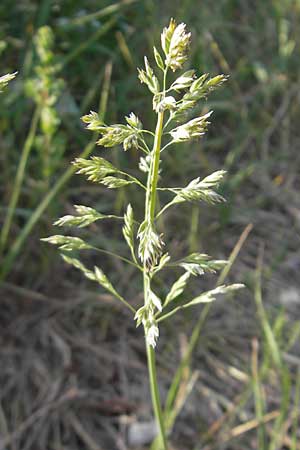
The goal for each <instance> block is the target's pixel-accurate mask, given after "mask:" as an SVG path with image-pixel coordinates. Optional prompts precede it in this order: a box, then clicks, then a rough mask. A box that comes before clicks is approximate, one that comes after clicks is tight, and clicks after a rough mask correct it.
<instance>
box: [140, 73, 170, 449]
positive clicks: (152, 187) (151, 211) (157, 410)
mask: <svg viewBox="0 0 300 450" xmlns="http://www.w3.org/2000/svg"><path fill="white" fill-rule="evenodd" d="M166 73H167V70H165V72H164V92H165V85H166ZM163 123H164V112H163V111H162V112H159V113H158V116H157V123H156V128H155V137H154V143H153V150H152V160H151V167H150V170H149V175H148V180H147V192H146V201H145V221H147V222H149V223H152V222H153V221H154V219H155V207H156V191H157V182H158V172H159V162H160V151H161V139H162V134H163ZM143 269H144V278H143V279H144V302H145V305H147V303H148V295H149V290H150V278H149V276H148V268H147V265H146V263H144V268H143ZM146 349H147V361H148V371H149V381H150V389H151V397H152V405H153V410H154V414H155V419H156V422H157V425H158V428H159V441H160V446H161V448H162V449H163V450H167V438H166V432H165V426H164V420H163V414H162V408H161V401H160V395H159V390H158V382H157V375H156V362H155V351H154V349H153V347H152V346H151V345H149V344H148V343H147V342H146Z"/></svg>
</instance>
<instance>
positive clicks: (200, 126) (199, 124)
mask: <svg viewBox="0 0 300 450" xmlns="http://www.w3.org/2000/svg"><path fill="white" fill-rule="evenodd" d="M211 114H212V111H210V112H208V113H207V114H204V116H200V117H196V118H195V119H192V120H190V121H189V122H187V123H185V124H184V125H179V127H176V128H174V129H173V130H171V131H170V134H171V136H172V138H173V140H174V142H184V141H189V140H190V139H193V138H198V137H200V136H203V134H204V133H205V131H206V129H207V126H208V125H209V123H210V122H208V121H207V119H208V118H209V117H210V116H211Z"/></svg>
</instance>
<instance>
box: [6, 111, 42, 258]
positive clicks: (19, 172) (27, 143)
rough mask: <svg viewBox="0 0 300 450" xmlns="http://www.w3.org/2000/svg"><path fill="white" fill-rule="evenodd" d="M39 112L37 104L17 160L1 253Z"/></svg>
mask: <svg viewBox="0 0 300 450" xmlns="http://www.w3.org/2000/svg"><path fill="white" fill-rule="evenodd" d="M40 112H41V107H40V106H38V107H37V108H36V109H35V112H34V114H33V117H32V120H31V125H30V129H29V133H28V136H27V139H26V141H25V144H24V147H23V150H22V153H21V159H20V162H19V166H18V170H17V174H16V178H15V182H14V185H13V190H12V194H11V197H10V201H9V204H8V207H7V213H6V217H5V220H4V224H3V227H2V229H1V235H0V251H1V253H2V252H3V251H4V250H5V247H6V243H7V238H8V236H9V233H10V229H11V225H12V221H13V218H14V214H15V210H16V207H17V204H18V201H19V197H20V193H21V187H22V183H23V181H24V175H25V170H26V165H27V161H28V158H29V155H30V152H31V149H32V146H33V142H34V138H35V135H36V132H37V126H38V123H39V119H40Z"/></svg>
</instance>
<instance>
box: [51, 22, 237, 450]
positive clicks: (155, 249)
mask: <svg viewBox="0 0 300 450" xmlns="http://www.w3.org/2000/svg"><path fill="white" fill-rule="evenodd" d="M189 44H190V33H188V32H187V31H186V25H185V24H184V23H181V24H179V25H177V24H176V23H175V21H174V20H173V19H171V21H170V23H169V26H168V27H166V28H164V30H163V32H162V34H161V46H162V52H163V53H160V52H159V51H158V50H157V49H156V48H154V59H155V62H156V65H157V71H158V73H159V75H156V73H155V72H154V70H153V69H152V67H151V66H150V63H149V61H148V59H147V58H146V57H145V68H144V69H139V70H138V72H139V79H140V81H141V82H142V83H144V84H146V86H147V87H148V89H149V90H150V92H151V93H152V95H153V98H152V109H153V110H154V112H155V114H156V117H157V121H156V127H155V130H154V131H151V130H147V129H144V127H143V124H142V122H141V121H140V119H139V118H138V117H137V116H136V115H135V114H134V113H130V115H129V116H127V117H126V118H125V120H126V124H115V125H107V124H105V123H104V122H103V120H102V119H101V118H100V117H99V115H98V114H97V113H95V112H91V113H90V114H88V115H86V116H84V117H83V121H84V123H86V124H87V128H88V129H89V130H92V131H97V132H99V133H100V135H101V137H100V139H99V140H98V144H99V145H101V146H104V147H114V146H118V145H121V144H122V146H123V149H124V151H129V150H130V149H134V150H138V151H140V152H141V155H142V156H141V158H140V163H139V169H140V170H141V173H142V176H141V179H140V178H137V177H135V176H133V175H132V174H130V173H127V172H124V171H123V170H122V169H120V168H118V167H115V166H114V165H113V164H112V163H111V162H110V161H108V160H107V159H104V158H102V157H99V156H93V157H91V158H89V159H85V158H78V159H76V160H75V161H74V165H75V167H76V168H77V173H79V174H83V175H85V176H86V177H87V178H88V180H90V181H92V182H94V183H99V184H102V185H104V186H107V187H108V188H110V189H119V188H123V187H126V186H129V185H134V186H136V188H137V189H140V190H141V194H144V217H143V219H142V220H140V221H137V219H136V217H135V214H134V208H133V207H132V206H131V204H128V206H127V209H126V211H125V214H124V217H119V216H115V215H113V214H110V215H104V214H102V213H101V212H98V211H96V210H95V209H93V208H91V207H89V206H83V205H77V206H75V211H76V213H75V214H74V215H67V216H64V217H62V218H60V219H59V220H58V221H57V222H56V223H55V225H58V226H64V227H78V228H82V227H86V226H88V225H90V224H92V223H94V222H95V221H98V220H108V219H116V220H121V221H124V225H123V236H124V239H125V241H126V243H127V244H128V247H129V250H130V256H123V255H120V254H115V253H113V252H110V251H107V250H103V249H99V248H95V247H94V246H93V245H91V244H89V243H87V242H85V241H84V240H83V239H81V238H78V237H74V236H66V235H55V236H51V237H49V238H45V239H44V240H45V241H47V242H49V243H51V244H54V245H58V247H59V249H60V250H61V251H62V256H63V258H64V260H65V261H66V262H67V263H69V264H71V265H73V266H74V267H76V268H77V269H79V270H81V271H82V272H83V274H84V275H85V276H86V277H87V278H88V279H90V280H92V281H95V282H97V283H99V284H100V285H101V286H102V287H103V288H104V289H106V290H107V291H109V292H110V293H111V294H112V295H113V296H114V297H116V298H117V299H118V300H120V301H121V302H122V303H123V304H124V305H125V306H126V307H127V308H128V309H129V311H130V312H131V314H132V317H133V319H135V320H136V324H137V326H139V325H142V326H143V328H144V334H145V338H146V349H147V358H148V368H149V378H150V387H151V394H152V402H153V408H154V413H155V416H156V420H157V424H158V426H159V439H160V443H159V445H160V447H161V448H163V449H164V450H166V449H167V436H166V431H165V423H164V418H163V414H162V408H161V401H160V395H159V390H158V383H157V377H156V362H155V347H156V344H157V340H158V337H159V325H160V324H161V323H162V322H163V321H165V320H166V319H168V318H170V317H171V316H173V315H174V314H175V313H176V312H178V311H180V310H182V309H185V308H189V307H191V306H195V305H198V304H201V303H209V302H212V301H214V300H215V299H216V297H217V296H219V295H220V294H226V293H227V292H231V291H234V290H236V289H240V288H241V287H243V285H241V284H233V285H229V286H225V285H221V286H218V287H216V288H215V289H213V290H210V291H207V292H203V293H201V294H200V295H198V296H196V297H195V298H192V299H190V300H186V299H185V298H184V297H181V295H182V294H183V292H184V290H185V288H186V286H187V284H188V282H189V281H190V280H191V279H192V277H193V276H194V277H197V276H201V275H203V274H205V273H215V272H216V271H217V270H219V269H221V268H223V267H224V266H225V265H226V264H227V261H224V260H214V259H212V258H211V257H209V256H208V255H206V254H202V253H192V254H190V255H187V256H185V257H183V258H181V259H180V260H177V261H176V260H175V261H174V260H172V258H171V256H170V255H169V253H168V252H167V251H166V250H165V247H166V245H165V239H164V237H163V235H162V234H161V233H160V231H159V219H160V218H162V216H163V215H164V213H165V211H166V210H167V209H168V208H170V207H172V206H174V205H177V204H179V203H191V202H199V201H201V202H206V203H210V204H215V203H219V202H223V201H224V199H223V197H222V196H221V195H219V194H218V193H217V191H216V188H217V186H218V185H219V183H220V182H221V181H222V179H223V177H224V175H225V172H224V171H223V170H218V171H216V172H214V173H212V174H210V175H208V176H207V177H206V178H204V179H200V177H197V178H195V179H194V180H192V181H190V182H189V183H188V184H187V185H186V186H185V187H177V186H175V187H162V180H163V177H162V174H161V167H160V166H161V162H162V160H163V155H164V154H165V153H166V150H167V148H169V147H170V146H172V145H177V144H181V143H182V142H188V141H191V140H193V139H198V138H201V137H202V136H203V135H204V134H205V131H206V130H207V127H208V125H209V123H210V122H209V118H210V117H211V114H212V111H209V112H206V113H204V114H202V115H201V116H196V117H195V111H196V109H195V108H196V106H197V105H198V104H199V102H200V101H201V100H203V99H205V98H206V97H207V96H208V94H209V93H210V92H211V91H213V90H215V89H216V88H217V87H219V86H220V85H222V84H223V83H224V81H226V76H224V75H217V76H215V77H213V78H211V77H209V76H208V75H207V74H204V75H201V76H198V75H197V74H196V72H195V70H188V71H186V72H184V73H183V74H182V75H180V76H179V77H177V78H176V79H175V80H173V81H171V82H168V76H169V75H170V72H175V71H177V70H179V69H181V68H182V66H183V64H184V63H185V62H186V60H187V58H188V54H189ZM145 177H146V180H144V179H143V178H145ZM159 193H164V194H167V195H168V196H169V201H167V202H166V203H165V204H164V206H162V207H160V206H158V202H157V197H158V194H159ZM79 250H96V251H98V252H100V253H101V252H103V253H106V254H107V253H108V254H110V255H111V256H113V257H115V258H118V259H121V260H122V261H124V262H126V263H128V264H131V265H132V266H134V267H135V268H136V269H137V270H138V271H139V272H140V274H141V277H142V283H143V293H144V302H143V304H142V305H140V306H139V307H138V308H135V307H134V306H133V305H132V304H131V303H130V301H128V299H125V298H124V296H123V295H122V294H120V293H119V292H118V290H117V289H116V288H115V287H114V286H113V285H112V283H111V282H110V281H109V279H108V277H107V276H106V275H105V274H104V272H103V271H102V269H100V268H99V267H98V266H95V267H94V268H93V269H89V268H87V267H86V266H85V265H84V264H83V263H82V262H81V261H80V260H79V259H78V258H77V257H76V255H74V254H73V252H77V251H79ZM173 268H178V269H180V270H183V273H182V274H181V275H180V276H179V278H178V279H177V280H176V281H175V283H174V284H173V285H172V286H171V287H170V289H169V292H168V294H167V295H166V297H165V298H164V299H162V298H160V297H159V295H158V294H157V293H156V292H155V290H156V289H155V282H156V281H157V278H158V277H159V273H160V272H161V271H163V270H169V269H173Z"/></svg>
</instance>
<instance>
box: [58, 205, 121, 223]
mask: <svg viewBox="0 0 300 450" xmlns="http://www.w3.org/2000/svg"><path fill="white" fill-rule="evenodd" d="M74 207H75V209H76V212H77V216H72V215H70V214H68V215H66V216H63V217H61V218H60V219H58V220H57V221H56V222H54V225H57V226H59V227H63V226H64V227H73V226H76V227H79V228H83V227H86V226H88V225H90V224H91V223H93V222H96V220H101V219H109V218H111V217H114V216H111V215H105V214H101V213H99V212H98V211H96V210H95V209H93V208H90V207H88V206H83V205H75V206H74Z"/></svg>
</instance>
